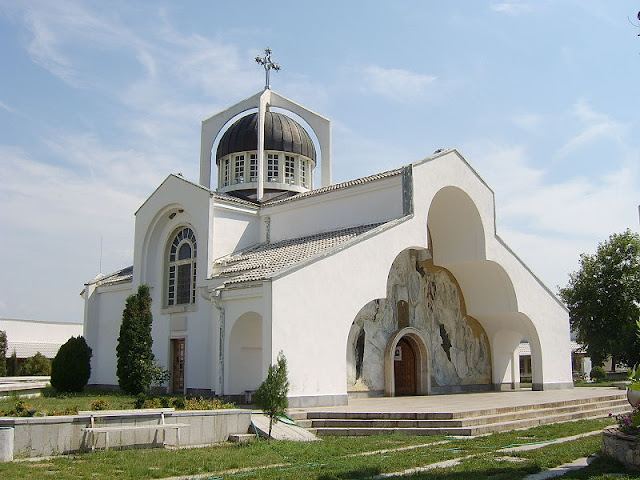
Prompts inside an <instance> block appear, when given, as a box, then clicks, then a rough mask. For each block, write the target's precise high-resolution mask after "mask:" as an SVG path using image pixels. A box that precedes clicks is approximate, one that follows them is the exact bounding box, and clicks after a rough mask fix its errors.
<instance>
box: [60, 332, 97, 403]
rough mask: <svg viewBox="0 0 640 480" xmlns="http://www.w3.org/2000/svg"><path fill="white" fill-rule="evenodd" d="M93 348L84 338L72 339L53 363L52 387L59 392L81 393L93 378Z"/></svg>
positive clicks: (66, 343) (63, 346) (62, 347)
mask: <svg viewBox="0 0 640 480" xmlns="http://www.w3.org/2000/svg"><path fill="white" fill-rule="evenodd" d="M92 355H93V353H92V351H91V347H89V345H87V342H86V341H85V339H84V337H83V336H82V335H79V336H77V337H71V338H70V339H69V340H67V341H66V342H65V343H64V344H63V345H62V346H61V347H60V348H59V349H58V353H57V354H56V356H55V358H54V359H53V362H52V363H51V386H52V387H53V388H54V389H56V390H57V391H58V392H81V391H83V390H84V387H85V385H86V384H87V382H88V381H89V377H90V376H91V356H92Z"/></svg>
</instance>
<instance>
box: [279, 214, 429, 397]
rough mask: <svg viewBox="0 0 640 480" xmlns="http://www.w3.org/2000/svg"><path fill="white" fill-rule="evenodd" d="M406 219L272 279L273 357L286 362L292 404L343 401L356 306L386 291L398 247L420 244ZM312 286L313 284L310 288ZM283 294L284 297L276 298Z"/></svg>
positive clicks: (416, 231)
mask: <svg viewBox="0 0 640 480" xmlns="http://www.w3.org/2000/svg"><path fill="white" fill-rule="evenodd" d="M425 237H426V235H425V233H424V232H421V231H420V230H419V228H418V229H416V228H415V226H414V225H413V224H411V222H409V221H405V222H400V223H399V224H397V225H396V226H395V227H393V228H390V229H388V230H386V231H383V232H381V233H379V234H378V235H375V236H373V237H370V238H368V239H365V240H363V241H361V242H359V243H357V244H355V245H353V246H351V247H350V248H348V249H346V250H343V251H341V252H339V253H337V254H335V255H332V256H330V257H326V258H324V259H322V260H320V261H318V262H315V263H313V264H312V265H310V266H308V267H306V268H303V269H300V270H297V271H296V272H294V273H291V274H289V275H287V276H284V277H282V278H278V279H276V280H274V281H273V286H272V288H273V298H274V302H273V347H272V349H271V354H272V361H275V358H276V356H277V353H278V351H279V350H283V351H284V353H285V355H286V357H287V360H288V361H289V371H290V380H291V389H290V396H291V398H290V403H291V405H294V406H297V405H323V404H325V405H330V404H343V403H345V402H346V384H347V378H346V348H347V339H348V334H349V330H350V328H351V324H352V322H353V320H354V319H355V318H356V315H357V314H358V312H359V311H360V310H361V308H362V307H363V306H364V305H365V304H367V303H368V302H370V301H371V300H374V299H376V298H382V297H384V296H385V294H386V285H387V276H388V273H389V269H390V268H391V264H392V263H393V261H394V259H395V257H396V255H397V254H398V252H401V251H402V250H404V249H405V248H406V247H407V246H412V245H418V246H423V247H424V246H425V244H424V242H425V239H426V238H425ZM311 286H313V287H311ZM279 299H285V301H279Z"/></svg>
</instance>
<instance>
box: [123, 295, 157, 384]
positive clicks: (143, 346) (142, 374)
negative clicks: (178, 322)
mask: <svg viewBox="0 0 640 480" xmlns="http://www.w3.org/2000/svg"><path fill="white" fill-rule="evenodd" d="M152 323H153V315H152V314H151V294H150V293H149V287H148V286H147V285H140V286H139V287H138V292H137V293H135V294H133V295H130V296H129V297H128V298H127V302H126V305H125V308H124V311H123V312H122V324H121V325H120V335H119V336H118V346H117V347H116V355H117V357H118V363H117V368H116V374H117V376H118V384H119V385H120V388H121V389H122V390H123V391H125V392H127V393H130V394H132V395H137V394H139V393H142V392H144V391H146V390H147V389H148V388H149V385H150V384H151V381H152V373H153V367H154V360H155V357H154V355H153V352H152V350H151V347H152V345H153V338H152V336H151V324H152Z"/></svg>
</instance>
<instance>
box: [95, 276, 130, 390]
mask: <svg viewBox="0 0 640 480" xmlns="http://www.w3.org/2000/svg"><path fill="white" fill-rule="evenodd" d="M132 293H133V289H132V288H131V284H130V283H125V284H120V285H112V286H103V287H98V288H97V289H95V290H94V291H93V292H92V294H91V295H90V297H89V299H88V302H87V306H86V308H87V309H88V311H87V315H88V317H89V318H90V319H91V321H90V322H88V323H87V327H86V332H85V338H86V340H87V344H88V345H89V346H90V347H91V349H92V352H93V356H92V357H91V377H90V378H89V384H92V385H117V384H118V377H117V375H116V363H117V358H116V347H117V345H118V336H119V334H120V325H121V323H122V312H123V311H124V306H125V303H126V300H127V297H128V296H129V295H131V294H132Z"/></svg>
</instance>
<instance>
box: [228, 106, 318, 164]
mask: <svg viewBox="0 0 640 480" xmlns="http://www.w3.org/2000/svg"><path fill="white" fill-rule="evenodd" d="M264 133H265V136H264V149H265V150H276V151H280V152H288V153H297V154H299V155H304V156H305V157H308V158H310V159H311V160H313V161H314V162H315V161H316V149H315V147H314V145H313V141H312V140H311V137H310V136H309V134H308V133H307V131H306V130H305V129H304V128H303V127H302V126H301V125H300V124H299V123H298V122H296V121H295V120H293V119H291V118H289V117H287V116H286V115H284V114H282V113H277V112H266V114H265V119H264ZM251 150H258V114H257V113H252V114H250V115H246V116H244V117H242V118H240V119H238V120H237V121H236V122H235V123H234V124H233V125H231V126H230V127H229V129H228V130H227V131H226V132H225V133H224V135H223V136H222V138H221V139H220V143H219V144H218V150H217V152H216V163H217V162H218V161H219V160H220V158H222V157H224V156H226V155H229V154H230V153H236V152H245V151H251Z"/></svg>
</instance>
